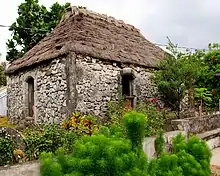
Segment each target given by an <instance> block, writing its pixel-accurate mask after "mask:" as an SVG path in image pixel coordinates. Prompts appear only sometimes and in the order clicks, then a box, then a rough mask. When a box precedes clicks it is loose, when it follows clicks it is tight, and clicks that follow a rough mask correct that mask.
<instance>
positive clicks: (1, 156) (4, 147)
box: [0, 136, 14, 166]
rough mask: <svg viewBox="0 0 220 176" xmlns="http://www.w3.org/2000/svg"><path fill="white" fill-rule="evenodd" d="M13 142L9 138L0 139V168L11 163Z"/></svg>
mask: <svg viewBox="0 0 220 176" xmlns="http://www.w3.org/2000/svg"><path fill="white" fill-rule="evenodd" d="M13 151H14V147H13V141H12V139H11V138H10V137H8V136H5V137H0V166H3V165H6V164H9V163H10V162H12V161H13Z"/></svg>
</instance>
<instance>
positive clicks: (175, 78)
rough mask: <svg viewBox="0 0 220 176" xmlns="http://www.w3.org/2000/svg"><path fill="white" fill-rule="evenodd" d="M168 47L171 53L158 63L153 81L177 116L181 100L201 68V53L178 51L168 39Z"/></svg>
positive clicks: (191, 87) (195, 79) (192, 84)
mask: <svg viewBox="0 0 220 176" xmlns="http://www.w3.org/2000/svg"><path fill="white" fill-rule="evenodd" d="M168 49H169V51H170V52H171V54H170V55H169V56H168V58H167V59H166V60H165V61H162V62H161V63H160V70H159V71H157V72H156V73H155V76H154V81H155V83H156V86H157V88H158V91H159V92H160V94H161V95H162V98H163V100H164V102H165V103H166V104H167V105H169V106H170V107H171V108H172V110H175V111H177V112H178V116H179V115H180V114H179V113H180V104H181V101H182V100H183V98H184V97H185V95H186V94H187V91H188V90H189V89H191V90H193V86H194V84H195V82H196V81H197V79H198V77H199V72H200V70H201V68H200V60H199V59H198V58H199V57H198V56H199V55H200V54H201V53H200V52H196V53H190V52H186V53H183V52H180V51H179V50H178V49H177V46H175V45H173V44H172V43H171V42H170V41H169V47H168ZM191 94H193V93H191Z"/></svg>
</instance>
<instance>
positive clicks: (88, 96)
mask: <svg viewBox="0 0 220 176" xmlns="http://www.w3.org/2000/svg"><path fill="white" fill-rule="evenodd" d="M123 69H128V70H129V69H130V70H132V73H133V74H134V77H135V78H134V83H133V88H134V95H135V97H136V100H140V99H144V98H149V97H154V96H156V95H155V93H156V90H155V87H154V86H153V83H152V82H151V75H152V72H153V69H149V68H144V67H140V66H134V65H132V64H130V65H129V64H121V63H116V62H111V61H104V60H100V59H95V58H92V57H88V56H82V55H80V54H75V53H70V54H69V55H68V56H67V57H66V58H64V57H62V58H59V59H54V60H52V61H50V62H48V63H44V64H42V65H40V66H37V67H35V68H33V69H31V70H30V69H29V70H26V71H25V72H19V73H17V74H15V75H10V77H9V78H8V109H9V110H8V116H9V118H10V120H11V121H12V122H14V123H15V124H18V123H19V122H20V121H21V120H22V119H24V118H25V117H26V116H27V83H26V80H27V78H28V77H30V76H31V77H33V78H34V105H35V106H34V119H35V122H37V123H48V122H60V121H62V120H64V119H65V118H67V117H68V116H70V115H71V113H72V112H74V111H80V112H83V113H91V114H94V115H96V116H105V114H106V113H105V112H106V110H107V105H108V102H109V101H110V100H117V99H118V95H119V93H120V92H121V89H122V84H121V77H122V75H121V73H122V71H123Z"/></svg>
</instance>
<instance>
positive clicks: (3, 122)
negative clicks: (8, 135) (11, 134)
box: [0, 116, 16, 128]
mask: <svg viewBox="0 0 220 176" xmlns="http://www.w3.org/2000/svg"><path fill="white" fill-rule="evenodd" d="M0 127H9V128H16V126H15V125H13V124H11V123H10V122H9V121H8V117H5V116H0Z"/></svg>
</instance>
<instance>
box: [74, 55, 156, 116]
mask: <svg viewBox="0 0 220 176" xmlns="http://www.w3.org/2000/svg"><path fill="white" fill-rule="evenodd" d="M74 57H76V74H77V76H76V78H77V83H76V84H77V85H76V90H77V106H76V110H77V111H81V112H89V113H94V114H95V115H102V116H103V115H105V112H106V110H107V105H108V102H109V101H110V100H117V99H118V96H119V93H121V88H122V85H121V71H122V69H123V68H131V69H132V70H133V73H134V74H135V75H134V76H135V79H134V83H133V89H134V95H135V96H136V97H137V100H140V99H144V98H149V97H154V96H156V89H155V87H154V86H153V83H152V81H151V78H150V77H151V76H152V71H153V70H150V69H146V68H141V67H135V66H132V65H126V64H119V63H111V62H107V61H103V60H102V61H101V60H98V59H94V58H91V57H83V56H81V55H77V56H74Z"/></svg>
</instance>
